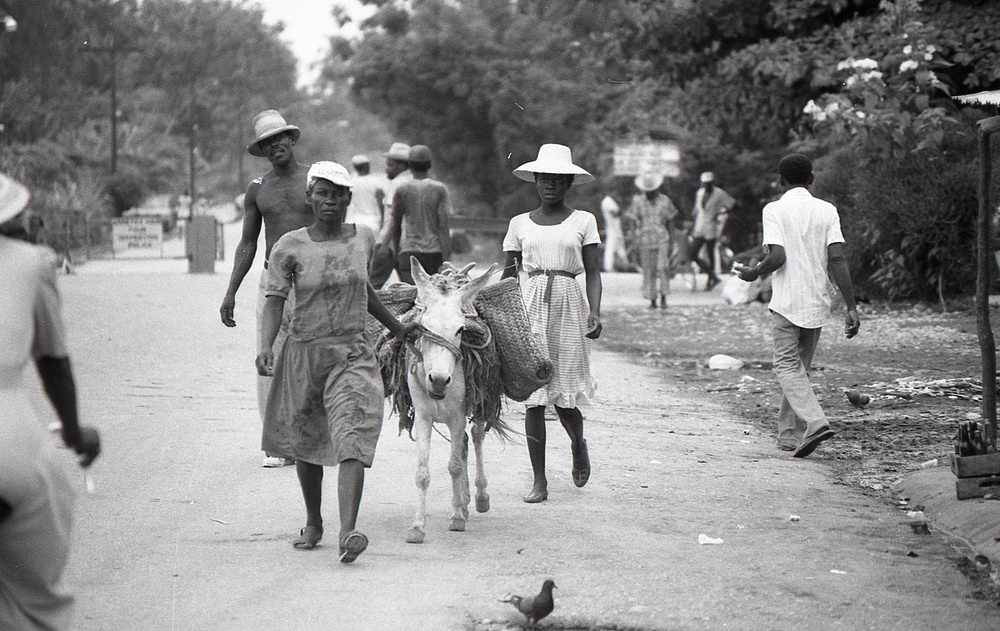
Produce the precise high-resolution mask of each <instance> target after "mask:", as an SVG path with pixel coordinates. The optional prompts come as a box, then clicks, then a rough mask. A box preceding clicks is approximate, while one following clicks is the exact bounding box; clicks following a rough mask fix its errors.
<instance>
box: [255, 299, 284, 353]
mask: <svg viewBox="0 0 1000 631" xmlns="http://www.w3.org/2000/svg"><path fill="white" fill-rule="evenodd" d="M284 310H285V299H284V298H282V297H281V296H268V297H267V301H266V302H265V303H264V313H263V314H261V319H260V348H259V349H257V351H258V352H263V351H266V350H270V349H271V348H272V347H273V346H274V340H275V339H276V338H277V337H278V330H279V329H280V328H281V316H282V312H283V311H284Z"/></svg>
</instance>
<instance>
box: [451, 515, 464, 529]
mask: <svg viewBox="0 0 1000 631" xmlns="http://www.w3.org/2000/svg"><path fill="white" fill-rule="evenodd" d="M448 530H451V531H452V532H465V520H464V519H459V518H458V517H452V518H451V524H450V525H449V526H448Z"/></svg>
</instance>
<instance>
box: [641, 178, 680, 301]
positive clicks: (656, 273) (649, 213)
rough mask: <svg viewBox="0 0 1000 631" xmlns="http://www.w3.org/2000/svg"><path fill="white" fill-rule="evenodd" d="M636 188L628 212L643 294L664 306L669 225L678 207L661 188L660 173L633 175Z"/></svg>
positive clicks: (668, 284) (668, 280)
mask: <svg viewBox="0 0 1000 631" xmlns="http://www.w3.org/2000/svg"><path fill="white" fill-rule="evenodd" d="M634 183H635V187H636V188H637V189H638V190H639V192H638V193H637V194H635V195H633V197H632V201H631V203H630V204H629V215H630V216H631V217H632V218H633V221H634V223H635V226H636V229H635V235H636V242H637V244H638V247H639V264H640V265H641V266H642V295H643V296H644V297H645V298H646V300H648V301H649V306H650V308H653V309H655V308H656V306H657V301H659V306H660V308H661V309H666V308H667V294H668V293H670V276H671V257H670V255H671V250H672V241H673V239H672V238H671V232H670V229H671V226H672V225H673V222H674V220H675V219H676V218H677V214H678V213H677V207H676V206H674V203H673V202H672V201H670V198H669V197H667V196H666V195H664V194H663V193H662V192H661V191H660V187H661V186H663V176H662V175H660V174H657V173H643V174H642V175H639V176H638V177H636V178H635V182H634Z"/></svg>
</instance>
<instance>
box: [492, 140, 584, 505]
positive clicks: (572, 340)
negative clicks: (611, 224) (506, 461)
mask: <svg viewBox="0 0 1000 631" xmlns="http://www.w3.org/2000/svg"><path fill="white" fill-rule="evenodd" d="M514 175H515V176H516V177H518V178H520V179H522V180H525V181H527V182H534V183H535V187H536V189H537V191H538V197H539V198H540V200H541V205H540V206H539V207H538V208H536V209H535V210H533V211H531V212H527V213H522V214H520V215H517V216H516V217H514V218H512V219H511V220H510V225H509V226H508V228H507V234H506V236H505V237H504V240H503V249H504V252H505V253H506V265H505V267H504V272H503V277H504V278H508V277H515V276H517V273H518V268H519V267H520V269H521V270H522V271H524V272H525V273H526V274H527V280H526V281H525V283H524V285H523V287H522V296H523V298H524V303H525V307H526V309H527V312H528V320H529V322H530V325H531V332H532V334H533V335H535V336H536V338H537V339H538V340H539V341H540V342H541V343H542V344H543V345H544V346H545V348H546V349H547V350H548V353H549V357H550V358H552V360H553V364H554V372H553V375H552V380H551V381H550V382H549V383H548V384H547V385H546V386H543V387H542V388H539V389H538V390H537V391H535V392H534V393H533V394H532V395H531V396H530V397H528V399H527V400H526V401H525V406H526V410H525V415H524V433H525V436H526V439H527V443H528V456H529V458H530V459H531V468H532V470H533V473H534V482H533V484H532V487H531V491H530V492H529V493H528V494H527V495H525V496H524V501H525V502H528V503H530V504H534V503H537V502H543V501H545V500H546V499H548V496H549V490H548V481H547V480H546V477H545V407H546V406H547V405H552V406H554V407H555V410H556V414H558V416H559V421H560V422H561V423H562V426H563V427H564V428H565V429H566V433H567V434H569V437H570V441H571V443H572V451H573V468H572V476H573V483H574V484H575V485H576V486H578V487H582V486H583V485H585V484H586V483H587V480H588V479H590V455H589V453H588V451H587V441H586V440H585V439H584V437H583V414H582V413H581V412H580V409H579V407H578V406H579V405H586V404H587V403H589V402H590V399H591V397H593V395H594V390H595V387H596V382H595V380H594V377H593V375H591V373H590V340H591V339H595V338H597V337H599V336H600V334H601V328H602V325H601V259H600V253H599V249H598V246H599V245H600V243H601V238H600V236H599V235H598V233H597V220H596V218H595V217H594V215H593V214H591V213H589V212H585V211H582V210H574V209H573V208H570V207H569V206H567V205H566V201H565V197H566V192H567V191H568V190H569V188H570V186H572V185H573V184H574V183H584V182H590V181H592V180H593V179H594V177H593V176H592V175H591V174H590V173H588V172H587V171H586V170H585V169H583V168H581V167H579V166H577V165H576V164H573V156H572V153H571V151H570V148H569V147H566V146H564V145H557V144H545V145H542V146H541V147H540V148H539V150H538V157H537V158H536V159H535V160H533V161H531V162H528V163H526V164H522V165H521V166H520V167H518V168H517V169H515V170H514ZM580 274H583V275H584V276H585V279H586V283H585V285H586V294H587V295H586V300H584V296H583V292H582V291H581V290H580V284H579V283H578V282H577V280H576V277H577V276H579V275H580Z"/></svg>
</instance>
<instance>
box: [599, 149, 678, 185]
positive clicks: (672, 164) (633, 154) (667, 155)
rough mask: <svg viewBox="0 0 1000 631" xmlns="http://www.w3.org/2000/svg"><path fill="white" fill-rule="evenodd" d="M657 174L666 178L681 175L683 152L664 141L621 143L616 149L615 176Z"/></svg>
mask: <svg viewBox="0 0 1000 631" xmlns="http://www.w3.org/2000/svg"><path fill="white" fill-rule="evenodd" d="M643 173H657V174H660V175H663V176H664V177H677V176H678V175H680V174H681V150H680V147H678V146H677V143H675V142H670V141H664V140H644V141H641V142H619V143H616V144H615V148H614V174H615V175H627V176H636V175H641V174H643Z"/></svg>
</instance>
